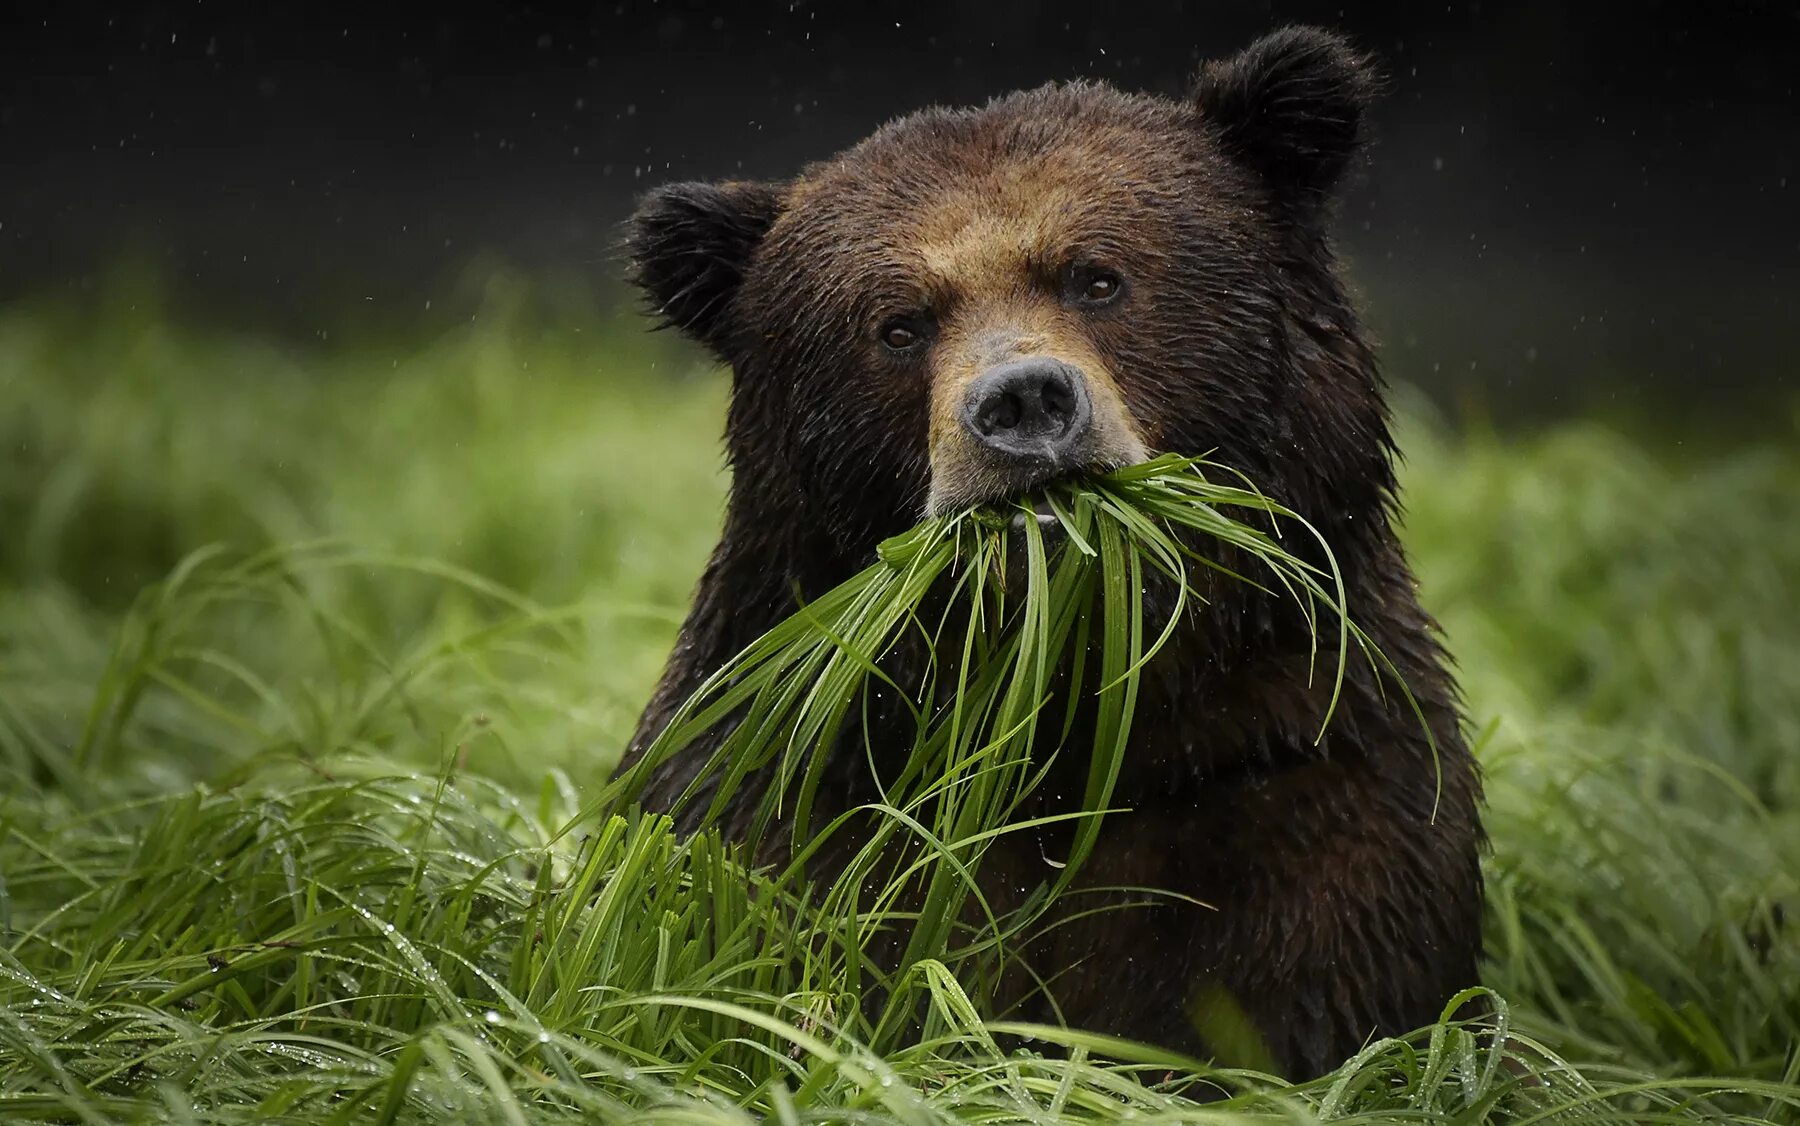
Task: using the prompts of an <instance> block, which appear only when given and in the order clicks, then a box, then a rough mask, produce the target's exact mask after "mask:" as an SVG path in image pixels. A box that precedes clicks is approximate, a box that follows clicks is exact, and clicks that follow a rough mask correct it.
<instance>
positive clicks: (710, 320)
mask: <svg viewBox="0 0 1800 1126" xmlns="http://www.w3.org/2000/svg"><path fill="white" fill-rule="evenodd" d="M780 213H781V192H780V190H779V189H778V188H777V187H776V186H775V185H773V184H764V183H754V182H749V181H728V182H726V183H722V184H705V183H687V184H668V185H665V186H664V187H660V188H658V189H656V190H655V191H654V192H651V193H650V195H649V196H648V197H647V198H646V199H645V200H644V202H643V204H642V205H641V206H639V208H638V210H637V214H635V215H633V216H632V217H631V224H630V234H629V235H628V236H627V238H626V247H627V250H628V252H629V254H630V258H631V280H632V282H633V283H635V284H636V285H637V286H638V287H639V288H640V289H642V290H643V291H644V293H645V294H646V295H647V296H648V297H649V298H650V302H651V305H652V308H653V310H654V312H655V313H656V315H657V316H658V317H660V318H661V319H662V321H663V322H664V323H665V324H668V325H673V326H674V327H676V328H678V329H680V330H681V331H683V332H685V333H687V334H688V335H689V336H691V337H693V338H694V339H695V340H698V341H700V342H701V343H702V344H705V345H707V346H708V347H710V348H712V349H713V351H715V352H722V351H723V349H724V346H725V343H726V335H727V333H726V317H725V313H726V310H727V309H728V308H729V306H730V305H731V298H732V295H733V294H735V293H736V292H737V288H738V284H739V283H740V282H742V281H743V280H744V269H745V267H746V266H748V264H749V262H750V255H751V254H752V253H753V252H754V251H755V250H756V245H757V243H759V242H761V241H762V238H763V236H764V235H766V234H768V233H769V228H770V227H771V226H773V225H774V223H775V218H776V216H777V215H779V214H780Z"/></svg>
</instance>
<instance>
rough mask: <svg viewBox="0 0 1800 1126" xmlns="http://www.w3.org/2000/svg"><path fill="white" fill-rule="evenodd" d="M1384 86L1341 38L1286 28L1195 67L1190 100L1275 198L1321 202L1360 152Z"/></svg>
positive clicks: (1308, 29) (1311, 29)
mask: <svg viewBox="0 0 1800 1126" xmlns="http://www.w3.org/2000/svg"><path fill="white" fill-rule="evenodd" d="M1380 89H1381V81H1380V78H1379V76H1378V75H1377V74H1376V71H1375V68H1374V66H1373V65H1372V64H1371V63H1370V61H1369V59H1368V57H1367V56H1365V55H1363V54H1362V53H1361V52H1359V51H1357V50H1356V49H1355V48H1353V47H1352V46H1350V44H1349V42H1348V41H1347V40H1345V39H1344V38H1343V37H1342V36H1338V35H1334V34H1332V33H1331V32H1328V31H1321V30H1320V29H1318V28H1315V27H1289V28H1283V29H1282V30H1280V31H1277V32H1274V33H1272V34H1270V35H1265V36H1264V37H1263V38H1261V39H1258V40H1257V41H1256V42H1254V43H1252V44H1250V46H1248V47H1246V48H1244V50H1242V51H1240V52H1238V53H1237V54H1236V55H1234V56H1232V57H1231V58H1229V59H1214V60H1212V61H1211V62H1208V63H1206V64H1204V65H1203V66H1202V67H1201V68H1200V76H1199V78H1198V79H1196V80H1195V83H1194V94H1193V97H1194V102H1195V104H1196V105H1198V106H1199V109H1200V114H1201V117H1202V118H1203V119H1204V120H1205V121H1207V122H1209V123H1210V124H1211V125H1212V126H1213V128H1215V129H1217V130H1218V132H1219V139H1220V141H1221V142H1222V143H1223V144H1224V146H1225V149H1226V151H1227V152H1228V153H1229V154H1230V155H1231V156H1232V157H1233V158H1234V159H1237V160H1239V161H1241V162H1243V163H1244V164H1246V165H1248V166H1250V167H1251V168H1253V169H1255V170H1256V171H1257V172H1258V173H1260V174H1261V175H1262V177H1263V179H1264V180H1265V181H1266V182H1267V183H1268V184H1269V186H1270V187H1271V188H1273V189H1274V190H1275V191H1276V193H1277V194H1283V195H1289V196H1290V197H1292V198H1295V199H1298V200H1300V201H1303V202H1311V203H1319V202H1323V200H1324V199H1326V198H1327V197H1329V196H1330V195H1331V193H1332V192H1333V191H1335V190H1336V188H1337V186H1338V183H1339V181H1340V180H1342V179H1343V176H1344V170H1345V169H1346V168H1347V167H1349V164H1350V158H1351V157H1353V156H1355V155H1356V153H1357V150H1358V149H1360V148H1361V147H1362V143H1363V139H1364V117H1365V115H1366V114H1367V111H1368V107H1369V104H1370V103H1371V102H1372V101H1373V100H1374V98H1375V95H1376V94H1378V93H1379V92H1380Z"/></svg>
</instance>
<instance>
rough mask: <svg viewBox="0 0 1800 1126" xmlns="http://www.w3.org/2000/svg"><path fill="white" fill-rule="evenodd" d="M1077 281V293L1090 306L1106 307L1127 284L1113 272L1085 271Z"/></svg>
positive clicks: (1078, 276)
mask: <svg viewBox="0 0 1800 1126" xmlns="http://www.w3.org/2000/svg"><path fill="white" fill-rule="evenodd" d="M1075 281H1076V287H1077V289H1076V292H1078V293H1080V294H1081V299H1082V300H1083V301H1085V302H1087V303H1088V304H1090V305H1104V304H1106V303H1107V302H1108V301H1111V300H1112V299H1113V298H1115V297H1117V296H1118V295H1119V293H1120V292H1121V291H1122V290H1123V289H1124V288H1125V282H1124V281H1123V280H1122V279H1121V278H1120V277H1119V275H1117V274H1115V273H1113V272H1112V271H1111V270H1083V271H1082V272H1081V273H1080V274H1078V275H1077V276H1076V279H1075Z"/></svg>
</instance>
